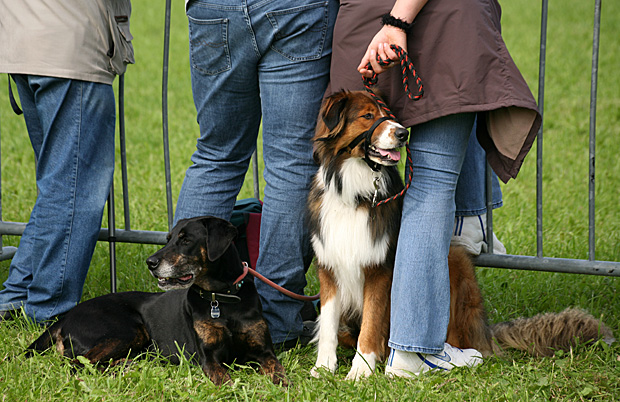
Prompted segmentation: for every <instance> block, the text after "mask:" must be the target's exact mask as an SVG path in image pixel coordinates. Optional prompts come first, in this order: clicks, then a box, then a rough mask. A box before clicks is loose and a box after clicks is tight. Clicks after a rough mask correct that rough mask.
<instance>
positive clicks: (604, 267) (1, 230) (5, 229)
mask: <svg viewBox="0 0 620 402" xmlns="http://www.w3.org/2000/svg"><path fill="white" fill-rule="evenodd" d="M170 3H171V0H166V13H165V28H164V29H165V34H164V58H163V73H162V125H163V148H164V168H165V180H166V201H167V211H168V228H169V229H170V228H171V226H172V220H173V212H172V210H173V208H172V190H171V185H170V182H171V180H170V155H169V141H168V57H169V41H170V36H169V33H170V7H171V4H170ZM547 19H548V0H543V1H542V12H541V34H540V56H539V76H538V77H539V78H538V81H539V82H538V105H539V108H540V112H541V114H543V111H544V104H545V98H544V95H545V67H546V49H547ZM600 21H601V0H596V1H595V4H594V33H593V46H592V70H591V89H590V147H589V148H590V149H589V236H588V244H589V252H588V259H587V260H579V259H567V258H550V257H544V256H543V191H542V172H543V154H542V150H543V147H542V144H543V138H544V136H543V126H541V128H540V131H539V133H538V138H537V155H536V167H537V171H536V241H537V255H536V256H522V255H497V254H493V236H492V235H489V236H487V238H488V242H489V252H488V253H483V254H481V255H480V256H478V257H476V258H475V263H476V265H478V266H484V267H493V268H509V269H521V270H534V271H548V272H565V273H576V274H590V275H604V276H620V262H613V261H599V260H596V258H595V239H596V237H595V225H594V223H595V222H594V217H595V193H594V189H595V187H594V184H595V176H596V175H595V173H596V172H595V166H594V160H595V139H596V98H597V79H598V53H599V42H600V36H599V34H600ZM118 93H119V96H118V102H119V132H120V134H119V136H120V149H121V153H120V154H121V174H122V186H123V205H124V213H125V216H124V222H125V226H124V228H116V221H115V210H114V185H112V187H111V189H110V195H109V198H108V229H105V228H104V229H101V232H100V234H99V240H100V241H107V242H108V243H109V246H110V288H111V291H112V292H115V291H116V243H117V242H123V243H142V244H160V245H163V244H165V243H166V234H167V233H166V232H157V231H143V230H133V229H132V228H131V217H130V211H129V188H128V184H127V182H128V181H127V162H126V152H125V123H124V77H123V76H121V77H119V80H118ZM543 117H544V114H543ZM543 123H544V118H543ZM0 155H1V150H0ZM252 170H253V174H254V195H255V197H256V198H260V197H259V194H260V191H259V187H258V186H259V184H258V183H259V180H258V161H257V157H256V154H255V155H254V157H253V159H252ZM487 171H488V173H487V199H488V200H491V198H492V197H491V172H490V168H489V167H488V166H487ZM1 196H2V185H1V180H0V247H1V249H0V250H1V251H0V260H5V259H10V258H12V256H13V255H14V254H15V251H16V248H15V247H2V237H1V236H2V235H14V236H20V235H22V233H23V231H24V229H25V227H26V224H25V223H18V222H6V221H4V220H2V197H1ZM487 211H489V213H488V214H487V227H488V231H489V234H490V233H492V231H493V214H492V208H491V203H490V201H489V203H488V204H487Z"/></svg>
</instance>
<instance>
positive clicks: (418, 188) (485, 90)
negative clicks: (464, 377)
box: [330, 0, 542, 377]
mask: <svg viewBox="0 0 620 402" xmlns="http://www.w3.org/2000/svg"><path fill="white" fill-rule="evenodd" d="M500 15H501V10H500V6H499V4H498V3H497V1H496V0H465V1H458V2H455V1H450V0H372V1H371V0H347V1H343V2H341V7H340V10H339V12H338V18H337V22H336V26H335V28H334V47H333V55H332V67H331V77H330V80H331V82H330V85H331V88H332V89H333V90H334V91H336V90H339V89H347V90H352V89H360V83H359V80H360V75H362V76H365V77H367V78H370V77H372V75H373V73H377V74H379V77H378V84H377V89H378V91H379V92H380V93H382V94H383V95H384V97H385V99H386V102H387V104H388V105H389V106H390V109H391V110H392V112H394V114H395V115H396V117H397V119H398V121H399V122H400V123H401V124H402V125H403V126H405V127H411V136H410V140H409V149H410V151H411V158H412V167H413V175H412V176H413V178H412V183H411V186H410V187H409V189H408V190H407V192H406V193H405V195H404V198H403V212H402V218H401V227H400V233H399V238H398V244H397V248H396V259H395V267H394V277H393V281H392V289H391V305H390V308H391V313H390V336H389V343H388V346H389V347H390V355H389V357H388V360H387V364H386V369H385V371H386V374H388V375H391V376H405V377H408V376H414V375H415V374H419V373H421V372H425V371H428V370H450V369H452V368H453V367H458V366H474V365H476V364H479V363H480V362H481V355H480V353H479V352H478V351H476V350H474V349H465V350H461V349H458V348H455V347H453V346H452V345H450V344H448V343H446V334H447V326H448V322H449V314H450V278H449V273H448V258H447V257H448V252H449V246H450V241H451V237H452V233H453V230H454V226H455V211H456V203H455V192H456V188H457V182H458V180H459V176H460V174H461V170H462V166H463V161H464V159H465V154H466V150H467V149H468V143H469V142H470V138H471V133H472V130H473V127H474V124H475V123H476V122H477V128H476V136H477V138H478V140H479V141H480V145H482V147H483V148H484V150H485V151H486V154H487V160H488V161H489V164H490V165H491V167H492V168H493V170H494V171H495V172H496V173H497V176H498V177H499V179H501V180H502V181H504V182H507V181H508V180H509V179H511V178H514V177H516V176H517V174H518V172H519V169H520V167H521V165H522V163H523V159H524V158H525V156H526V155H527V153H528V152H529V150H530V148H531V146H532V143H533V141H534V139H535V137H536V133H537V132H538V129H539V127H540V124H541V120H542V119H541V116H540V113H539V112H538V108H537V106H536V102H535V100H534V98H533V96H532V93H531V91H530V90H529V88H528V86H527V83H526V82H525V80H524V79H523V77H522V76H521V73H520V72H519V70H518V68H517V67H516V65H515V63H514V61H513V60H512V58H511V56H510V54H509V52H508V50H507V48H506V45H505V43H504V41H503V39H502V37H501V27H500ZM391 45H397V46H399V47H401V48H402V49H404V50H405V51H407V52H408V54H409V57H410V58H411V61H412V62H413V64H414V66H415V68H416V71H417V73H418V74H419V76H420V78H421V79H422V83H423V85H424V96H423V97H422V98H421V99H420V100H418V101H412V100H410V99H409V98H408V97H407V96H406V95H405V92H404V90H403V87H402V75H401V71H400V68H399V67H398V63H391V64H390V65H388V66H381V65H379V63H377V56H378V57H379V58H381V59H383V60H396V59H397V55H396V53H395V52H394V51H393V50H392V49H391V47H390V46H391ZM368 63H370V64H371V67H372V71H370V69H369V68H368ZM394 65H396V66H397V68H391V67H392V66H394ZM410 85H414V84H413V83H410ZM474 165H475V166H477V167H482V166H484V163H481V162H480V161H478V162H474ZM470 173H471V172H470ZM475 180H476V182H475V184H477V185H478V184H482V181H481V180H479V179H475Z"/></svg>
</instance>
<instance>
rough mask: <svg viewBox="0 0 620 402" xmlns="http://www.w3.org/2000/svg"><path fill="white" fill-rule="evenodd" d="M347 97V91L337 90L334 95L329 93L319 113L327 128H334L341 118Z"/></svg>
mask: <svg viewBox="0 0 620 402" xmlns="http://www.w3.org/2000/svg"><path fill="white" fill-rule="evenodd" d="M348 99H349V97H348V96H347V93H346V92H344V91H342V92H337V93H335V94H334V95H331V96H330V97H328V98H327V99H325V102H324V103H323V110H322V113H321V118H322V119H323V123H325V125H326V126H327V128H328V129H329V130H330V131H332V130H333V129H335V128H336V127H337V126H338V124H339V123H340V121H341V120H342V119H343V117H344V116H343V113H342V112H343V111H344V109H345V107H346V106H347V100H348Z"/></svg>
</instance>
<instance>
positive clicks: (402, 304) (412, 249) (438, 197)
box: [389, 113, 475, 353]
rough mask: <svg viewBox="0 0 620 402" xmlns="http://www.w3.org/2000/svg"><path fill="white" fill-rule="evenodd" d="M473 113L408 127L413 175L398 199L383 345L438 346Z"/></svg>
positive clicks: (445, 324) (425, 348) (442, 338)
mask: <svg viewBox="0 0 620 402" xmlns="http://www.w3.org/2000/svg"><path fill="white" fill-rule="evenodd" d="M474 119H475V115H474V114H470V113H467V114H457V115H450V116H446V117H442V118H438V119H435V120H432V121H430V122H427V123H424V124H420V125H418V126H414V127H412V128H411V137H410V144H409V147H410V149H411V156H412V159H413V169H414V171H413V179H412V183H411V187H410V188H409V189H408V190H407V192H406V193H405V197H404V202H403V204H404V205H403V214H402V219H401V229H400V234H399V238H398V245H397V248H396V263H395V269H394V279H393V282H392V304H391V325H390V340H389V346H390V347H391V348H394V349H399V350H406V351H410V352H421V353H439V352H441V351H442V350H443V348H444V342H445V339H446V332H447V329H448V321H449V316H450V279H449V275H448V250H449V247H450V237H451V233H452V227H453V225H454V213H455V208H456V207H455V201H454V196H455V190H456V184H457V180H458V178H459V172H460V171H461V166H462V163H463V159H464V157H465V152H466V149H467V143H468V141H469V138H470V132H471V129H472V126H473V124H474Z"/></svg>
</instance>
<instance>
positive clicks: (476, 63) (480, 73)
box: [328, 0, 542, 182]
mask: <svg viewBox="0 0 620 402" xmlns="http://www.w3.org/2000/svg"><path fill="white" fill-rule="evenodd" d="M393 4H394V0H341V2H340V11H339V13H338V19H337V22H336V28H335V31H334V45H333V54H332V68H331V84H330V88H329V89H328V91H330V90H331V91H334V92H335V91H338V90H341V89H346V90H355V89H363V84H362V80H361V76H360V74H359V73H358V72H357V65H358V64H359V62H360V60H361V59H362V56H363V55H364V53H365V51H366V49H367V47H368V44H369V43H370V41H371V40H372V38H373V37H374V35H375V34H376V33H377V32H378V31H379V29H380V28H381V15H383V14H385V13H388V12H389V11H390V10H391V8H392V6H393ZM500 16H501V9H500V6H499V4H498V3H497V2H496V1H494V0H459V1H454V0H429V2H428V3H427V4H426V5H425V6H424V8H423V9H422V10H421V11H420V13H419V14H418V16H417V18H416V20H415V25H414V27H413V29H412V31H411V32H410V33H409V36H408V40H407V42H408V45H407V46H408V53H409V57H410V58H411V61H412V62H413V64H414V66H415V68H416V70H417V72H418V74H419V75H420V77H421V79H422V82H423V85H424V96H423V97H422V99H421V100H419V101H412V100H410V99H408V98H407V97H406V95H405V93H404V90H403V87H402V83H401V80H402V75H401V72H400V69H399V68H398V67H397V68H392V69H390V70H388V71H387V72H385V73H384V74H381V75H380V76H379V83H378V90H379V91H380V92H381V94H382V95H383V96H384V97H385V98H386V101H387V102H388V105H389V106H390V108H391V109H392V111H393V112H394V114H395V115H396V117H397V118H398V119H399V121H400V122H401V123H402V124H403V125H405V126H406V127H411V126H415V125H416V124H420V123H424V122H427V121H429V120H432V119H436V118H438V117H442V116H446V115H450V114H455V113H464V112H478V122H479V124H478V133H477V134H478V139H479V141H480V143H481V145H482V146H483V147H484V148H485V149H486V151H487V155H488V160H489V163H490V164H491V166H492V167H493V169H494V170H495V172H496V173H497V175H498V176H499V177H500V179H502V180H503V181H504V182H506V181H508V180H509V179H510V178H514V177H516V176H517V173H518V171H519V169H520V167H521V164H522V163H523V159H524V158H525V155H526V154H527V152H528V151H529V150H530V148H531V146H532V143H533V141H534V138H535V137H536V134H537V132H538V129H539V127H540V124H541V121H542V119H541V116H540V113H539V112H538V108H537V106H536V101H535V100H534V97H533V96H532V93H531V91H530V90H529V88H528V86H527V83H526V82H525V80H524V79H523V77H522V76H521V73H520V72H519V70H518V69H517V67H516V65H515V64H514V62H513V60H512V58H511V57H510V54H509V53H508V50H507V49H506V45H505V43H504V41H503V39H502V37H501V33H500ZM481 122H485V123H486V124H481Z"/></svg>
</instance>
